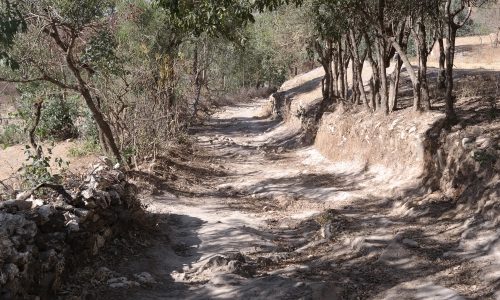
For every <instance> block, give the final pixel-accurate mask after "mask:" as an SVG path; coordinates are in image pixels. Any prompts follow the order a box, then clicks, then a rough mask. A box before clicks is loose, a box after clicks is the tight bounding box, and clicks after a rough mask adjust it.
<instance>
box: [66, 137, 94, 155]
mask: <svg viewBox="0 0 500 300" xmlns="http://www.w3.org/2000/svg"><path fill="white" fill-rule="evenodd" d="M100 149H101V146H100V145H99V143H98V142H97V141H95V140H85V141H84V142H83V143H82V144H78V145H75V146H74V147H71V148H70V149H69V151H68V154H69V156H70V157H83V156H87V155H90V154H93V153H97V152H99V151H100Z"/></svg>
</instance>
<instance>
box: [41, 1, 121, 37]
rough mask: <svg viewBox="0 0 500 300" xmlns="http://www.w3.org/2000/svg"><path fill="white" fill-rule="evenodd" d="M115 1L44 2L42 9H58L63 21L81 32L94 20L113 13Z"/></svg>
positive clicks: (42, 2)
mask: <svg viewBox="0 0 500 300" xmlns="http://www.w3.org/2000/svg"><path fill="white" fill-rule="evenodd" d="M115 2H116V1H114V0H79V1H74V0H43V1H40V4H39V5H40V6H41V7H47V6H51V7H53V8H56V9H57V10H58V12H59V16H60V17H61V21H63V22H68V23H69V24H71V25H72V26H74V27H75V28H76V29H77V30H80V29H81V28H83V27H84V26H86V25H87V24H89V23H91V22H92V21H94V20H98V19H100V18H102V17H104V16H105V15H107V14H110V13H112V12H113V8H114V4H115Z"/></svg>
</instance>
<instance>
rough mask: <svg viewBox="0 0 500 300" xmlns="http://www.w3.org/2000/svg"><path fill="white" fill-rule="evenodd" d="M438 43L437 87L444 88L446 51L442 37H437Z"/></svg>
mask: <svg viewBox="0 0 500 300" xmlns="http://www.w3.org/2000/svg"><path fill="white" fill-rule="evenodd" d="M438 43H439V73H438V89H441V90H443V89H445V88H446V66H445V63H446V53H445V49H444V41H443V38H442V37H440V38H438Z"/></svg>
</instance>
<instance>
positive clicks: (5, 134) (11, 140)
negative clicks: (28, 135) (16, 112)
mask: <svg viewBox="0 0 500 300" xmlns="http://www.w3.org/2000/svg"><path fill="white" fill-rule="evenodd" d="M24 139H25V137H24V134H23V130H22V129H21V127H20V126H19V125H15V124H10V125H7V126H5V127H4V129H3V131H2V132H0V146H2V148H6V147H9V146H12V145H16V144H19V143H21V142H23V141H24Z"/></svg>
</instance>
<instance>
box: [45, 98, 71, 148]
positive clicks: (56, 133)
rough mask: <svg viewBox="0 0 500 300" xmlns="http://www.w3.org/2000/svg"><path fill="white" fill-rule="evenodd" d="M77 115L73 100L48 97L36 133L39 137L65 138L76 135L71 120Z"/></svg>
mask: <svg viewBox="0 0 500 300" xmlns="http://www.w3.org/2000/svg"><path fill="white" fill-rule="evenodd" d="M77 115H78V109H77V105H76V103H75V101H73V100H68V101H64V100H63V99H62V98H49V99H48V100H46V101H45V103H44V106H43V110H42V116H41V118H40V124H39V125H38V128H37V135H38V136H39V137H40V138H41V139H54V140H59V141H60V140H65V139H69V138H75V137H77V136H78V130H77V128H76V126H75V124H74V122H73V120H75V119H76V117H77Z"/></svg>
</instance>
